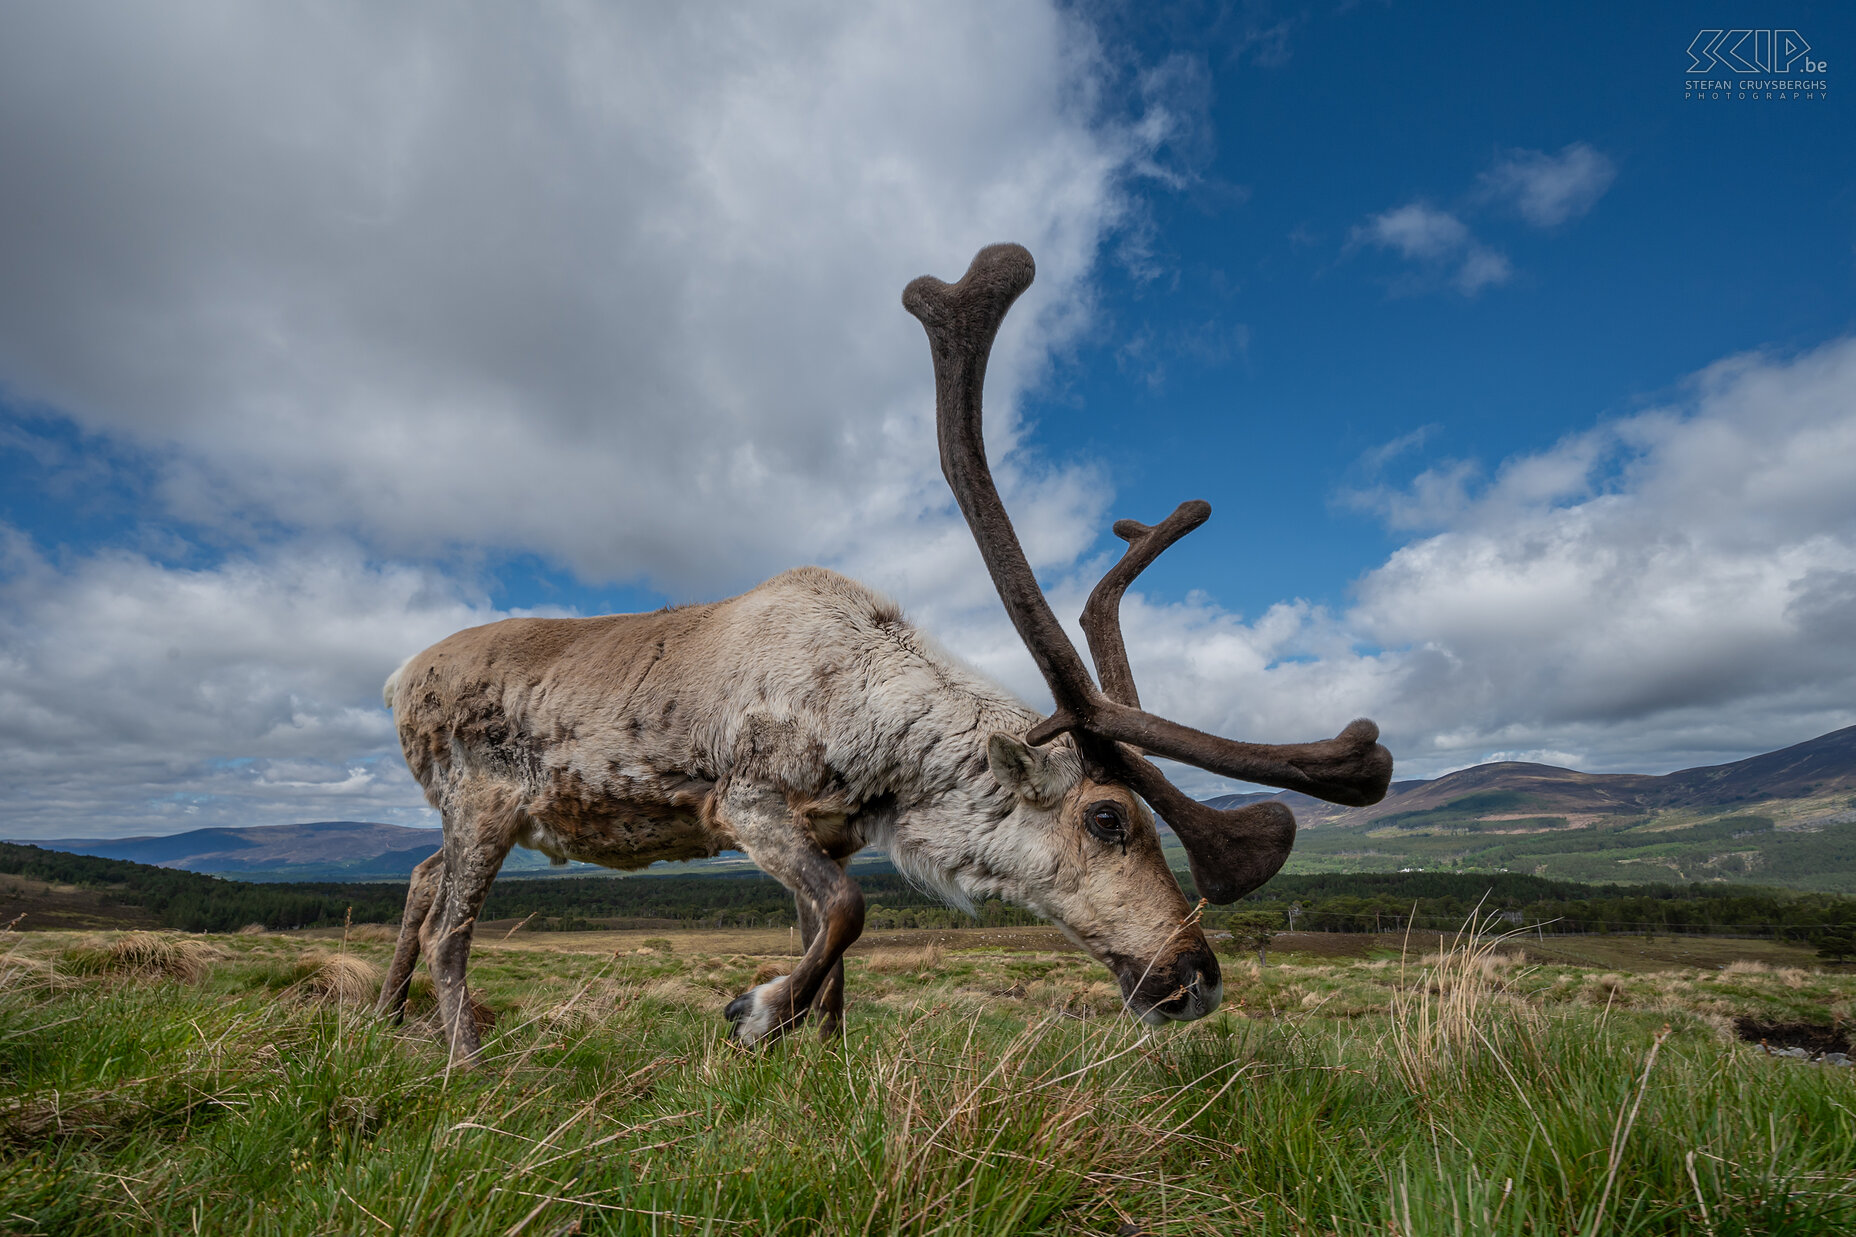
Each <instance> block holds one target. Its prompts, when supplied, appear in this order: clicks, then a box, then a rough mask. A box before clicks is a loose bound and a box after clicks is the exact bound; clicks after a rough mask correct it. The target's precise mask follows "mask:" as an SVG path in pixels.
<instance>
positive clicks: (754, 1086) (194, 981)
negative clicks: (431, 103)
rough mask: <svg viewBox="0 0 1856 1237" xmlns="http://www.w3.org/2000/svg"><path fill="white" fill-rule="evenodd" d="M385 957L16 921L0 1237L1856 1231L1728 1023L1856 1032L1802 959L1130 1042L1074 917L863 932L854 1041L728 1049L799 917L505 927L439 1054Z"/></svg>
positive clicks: (1407, 987) (357, 935)
mask: <svg viewBox="0 0 1856 1237" xmlns="http://www.w3.org/2000/svg"><path fill="white" fill-rule="evenodd" d="M486 928H487V926H486ZM388 936H389V933H388V932H387V931H386V930H385V929H383V928H379V927H365V928H356V929H353V930H351V931H348V932H346V933H345V934H344V933H340V932H336V933H326V934H323V935H321V936H315V937H312V936H307V935H300V934H299V935H281V934H267V933H262V932H248V933H241V934H235V935H217V936H197V935H179V934H167V933H150V932H130V933H103V932H99V933H71V932H44V933H33V934H19V933H13V934H7V935H4V936H0V954H3V956H4V961H0V1230H4V1231H7V1232H16V1233H57V1234H109V1233H124V1234H127V1233H136V1234H145V1233H206V1234H244V1233H251V1234H310V1233H356V1234H361V1233H419V1234H427V1233H430V1234H459V1235H462V1234H481V1235H486V1237H487V1235H492V1234H494V1235H499V1237H500V1235H508V1237H520V1235H522V1234H529V1235H531V1237H560V1235H564V1234H571V1233H615V1234H616V1233H624V1234H632V1233H636V1234H659V1233H662V1234H670V1233H705V1234H725V1233H754V1234H763V1233H764V1234H800V1233H832V1234H893V1233H921V1234H928V1233H935V1234H942V1233H945V1234H979V1233H987V1234H994V1233H997V1234H1005V1233H1052V1234H1055V1233H1098V1234H1115V1233H1124V1234H1133V1233H1148V1234H1154V1235H1156V1237H1158V1235H1161V1234H1186V1233H1194V1234H1199V1233H1285V1234H1330V1233H1334V1234H1355V1233H1358V1234H1366V1233H1372V1234H1401V1235H1405V1237H1416V1235H1419V1234H1472V1233H1473V1234H1562V1233H1568V1234H1570V1233H1584V1234H1593V1235H1597V1234H1664V1233H1671V1234H1673V1233H1692V1234H1705V1235H1708V1237H1727V1235H1729V1234H1751V1233H1762V1234H1781V1233H1784V1234H1807V1233H1836V1232H1848V1231H1852V1230H1856V1069H1849V1068H1840V1067H1836V1066H1831V1065H1823V1064H1814V1063H1810V1062H1806V1061H1800V1060H1787V1059H1777V1058H1772V1057H1768V1056H1767V1055H1765V1054H1763V1053H1762V1052H1761V1051H1760V1050H1759V1049H1758V1048H1757V1047H1755V1046H1753V1045H1751V1044H1749V1043H1747V1042H1745V1040H1744V1039H1743V1038H1742V1035H1743V1033H1752V1034H1754V1035H1755V1037H1756V1038H1757V1037H1758V1035H1759V1034H1761V1033H1762V1032H1763V1033H1764V1034H1766V1035H1767V1036H1768V1037H1769V1038H1770V1039H1771V1040H1772V1041H1773V1042H1774V1043H1775V1044H1778V1043H1789V1042H1792V1041H1794V1040H1798V1041H1800V1042H1808V1043H1810V1044H1812V1045H1814V1046H1818V1047H1822V1046H1827V1045H1833V1044H1834V1043H1835V1042H1837V1037H1838V1036H1840V1035H1841V1034H1842V1032H1843V1028H1844V1027H1846V1026H1847V1025H1848V1024H1849V1023H1850V1022H1851V1021H1856V978H1853V977H1851V976H1850V975H1847V974H1845V973H1843V972H1841V971H1839V970H1838V969H1836V968H1834V967H1826V966H1825V964H1823V963H1822V962H1820V961H1818V960H1817V959H1815V958H1814V957H1813V956H1812V954H1811V953H1810V952H1809V951H1808V950H1805V949H1803V948H1796V947H1789V946H1783V945H1778V944H1772V943H1763V942H1737V941H1713V942H1706V943H1704V944H1702V945H1697V946H1695V949H1696V950H1697V951H1698V952H1695V953H1693V954H1677V955H1675V957H1676V958H1677V959H1686V960H1672V955H1670V954H1669V953H1668V950H1669V948H1670V946H1669V945H1668V943H1667V942H1665V943H1664V945H1663V946H1662V949H1663V952H1662V953H1661V954H1657V955H1654V956H1650V955H1646V956H1644V957H1637V958H1633V957H1632V956H1630V955H1629V953H1628V950H1629V949H1630V944H1629V943H1628V942H1623V941H1619V940H1610V941H1605V942H1602V947H1603V948H1604V949H1606V950H1608V951H1610V952H1609V953H1607V954H1605V955H1604V956H1602V957H1593V958H1581V957H1580V956H1578V954H1577V943H1576V942H1574V943H1573V944H1570V945H1569V944H1566V943H1565V942H1567V941H1569V940H1570V939H1571V938H1548V939H1547V940H1546V941H1545V942H1538V943H1536V942H1528V941H1518V940H1503V939H1500V938H1498V937H1494V936H1484V937H1481V938H1473V937H1470V936H1468V935H1464V934H1459V935H1457V936H1455V937H1454V938H1451V937H1445V938H1443V939H1442V940H1441V943H1440V939H1439V937H1438V936H1437V934H1435V933H1429V934H1426V936H1425V937H1424V939H1423V941H1422V943H1420V941H1419V940H1417V939H1416V938H1414V939H1412V940H1411V941H1409V942H1405V941H1402V940H1400V939H1399V938H1396V937H1389V936H1388V937H1372V938H1364V937H1363V938H1349V940H1350V942H1351V943H1350V944H1349V945H1348V947H1347V948H1345V949H1339V948H1338V946H1336V945H1335V943H1334V942H1333V941H1329V942H1326V944H1327V946H1328V948H1327V953H1326V954H1325V955H1318V954H1315V953H1311V952H1303V951H1298V949H1297V948H1296V942H1297V940H1298V938H1293V937H1284V938H1279V940H1278V942H1277V948H1275V949H1273V950H1272V952H1271V954H1270V958H1269V964H1268V965H1267V966H1264V965H1259V964H1258V962H1257V960H1256V959H1255V957H1254V956H1232V957H1230V958H1229V959H1228V960H1227V964H1226V1002H1225V1006H1224V1008H1223V1009H1222V1010H1221V1011H1220V1012H1219V1013H1218V1014H1216V1015H1214V1016H1213V1017H1210V1018H1207V1019H1205V1020H1203V1021H1201V1022H1197V1023H1192V1024H1183V1025H1175V1026H1169V1027H1162V1028H1149V1027H1146V1026H1143V1025H1141V1024H1139V1023H1137V1022H1135V1021H1133V1020H1132V1019H1129V1018H1127V1017H1125V1016H1123V1015H1122V1013H1121V1010H1120V1002H1119V1000H1118V998H1117V995H1116V991H1115V988H1114V987H1113V985H1112V984H1111V983H1110V982H1109V976H1108V974H1107V972H1106V971H1104V970H1103V969H1102V968H1101V967H1100V966H1099V965H1097V964H1096V963H1094V962H1092V961H1090V960H1089V959H1088V958H1086V957H1085V956H1083V955H1081V954H1079V953H1076V952H1074V951H1070V950H1066V949H1063V948H1060V947H1058V942H1057V941H1056V940H1055V938H1054V934H1044V933H1041V932H1039V931H1037V930H1021V931H1017V932H1012V931H1006V932H999V933H986V932H983V931H978V930H973V931H968V932H964V933H943V934H928V933H920V932H916V933H909V932H900V933H876V934H873V939H871V940H869V941H866V942H865V943H864V944H861V945H860V946H859V947H858V949H857V950H856V951H855V952H853V954H852V955H851V956H850V960H849V963H848V970H849V991H850V1000H851V1005H850V1009H849V1016H848V1030H847V1034H846V1035H845V1036H844V1038H843V1039H842V1040H841V1041H837V1042H830V1043H821V1042H819V1041H818V1040H816V1039H815V1038H813V1037H812V1036H810V1035H801V1036H798V1037H795V1038H792V1039H789V1040H788V1041H785V1042H782V1043H780V1044H777V1045H775V1046H773V1047H772V1048H770V1049H765V1050H761V1051H753V1052H744V1051H741V1050H738V1049H736V1048H734V1047H732V1046H731V1045H730V1044H728V1043H727V1042H726V1040H725V1037H724V1034H723V1030H724V1026H723V1023H722V1021H721V1018H720V1009H721V1007H722V1005H723V1004H725V1003H726V1001H727V1000H728V999H729V998H730V997H731V996H732V995H734V994H735V993H736V992H739V991H740V990H742V989H743V988H745V987H747V986H748V985H749V983H751V982H753V980H754V979H755V977H756V975H757V974H758V975H760V976H761V977H763V978H764V977H765V976H766V975H767V974H769V973H771V972H773V971H775V970H777V969H780V968H782V967H784V966H785V965H787V964H788V963H789V962H790V958H789V957H787V956H786V955H787V952H788V948H789V942H790V936H789V934H788V932H787V931H785V930H784V929H781V930H775V931H760V932H753V931H735V932H701V931H684V932H675V933H660V934H657V935H652V934H650V933H639V932H631V933H622V932H584V933H558V932H557V933H545V934H536V933H533V932H529V931H523V932H518V933H515V934H513V935H510V936H508V937H504V936H503V931H502V930H500V929H499V930H495V931H490V930H486V931H484V932H483V933H481V934H480V939H479V944H478V948H477V950H476V954H475V957H474V963H473V969H472V978H473V984H474V989H475V993H476V997H477V1000H478V1004H479V1011H478V1012H479V1017H480V1021H482V1022H485V1023H488V1024H491V1025H490V1026H489V1029H488V1030H487V1032H486V1036H485V1046H486V1053H487V1059H486V1061H485V1063H484V1064H483V1066H482V1067H481V1068H479V1069H476V1070H473V1071H469V1072H447V1071H446V1069H445V1055H444V1052H443V1049H442V1047H441V1045H440V1043H439V1040H438V1038H437V1035H436V1032H435V1029H434V1027H433V1025H432V1021H431V1010H430V996H429V989H427V988H426V987H425V985H424V981H423V979H421V981H420V985H419V986H418V987H417V988H416V989H415V994H414V1005H413V1016H412V1017H410V1018H409V1020H408V1021H407V1023H406V1024H405V1025H403V1026H399V1027H392V1026H386V1025H382V1024H380V1023H379V1022H377V1021H376V1020H375V1019H374V1018H373V1017H372V1015H371V1013H370V1012H369V1006H370V1005H371V1001H372V998H373V990H374V988H375V986H376V985H377V983H378V977H379V972H380V968H381V967H382V966H383V965H384V963H385V960H386V955H387V951H388V950H389V949H390V947H391V945H390V941H389V940H388V939H387V938H388ZM1530 945H1533V947H1534V948H1535V949H1536V953H1535V954H1534V955H1530V954H1529V953H1528V949H1529V947H1530ZM1684 948H1687V947H1686V946H1684ZM1337 950H1338V952H1337ZM1620 951H1623V952H1620ZM1748 1028H1751V1031H1750V1032H1748Z"/></svg>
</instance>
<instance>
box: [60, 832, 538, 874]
mask: <svg viewBox="0 0 1856 1237" xmlns="http://www.w3.org/2000/svg"><path fill="white" fill-rule="evenodd" d="M438 843H439V832H438V830H436V829H410V828H407V827H406V826H404V825H381V824H375V823H373V822H371V821H362V820H322V821H314V822H311V823H308V824H301V825H251V826H248V827H245V828H238V829H191V830H189V831H187V832H186V833H174V834H169V835H167V836H165V837H137V838H57V839H53V840H51V841H38V840H36V839H34V840H33V841H32V845H34V846H40V847H44V848H45V849H47V850H61V851H67V852H69V853H71V854H74V855H95V856H97V857H99V858H102V859H126V860H129V861H130V862H132V863H145V864H150V865H152V866H155V867H162V868H180V869H183V870H185V871H188V872H211V873H214V874H217V875H227V876H239V877H242V878H244V879H247V880H264V879H267V878H268V879H284V880H367V879H383V878H389V877H400V878H402V879H403V878H405V877H406V876H407V875H408V874H409V873H410V872H411V871H412V870H413V868H414V867H415V866H416V865H417V864H419V863H420V862H421V861H422V860H424V859H425V858H426V857H427V856H429V855H431V854H432V852H434V851H436V850H437V849H438ZM544 862H545V861H544Z"/></svg>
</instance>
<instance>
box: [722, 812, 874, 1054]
mask: <svg viewBox="0 0 1856 1237" xmlns="http://www.w3.org/2000/svg"><path fill="white" fill-rule="evenodd" d="M721 814H722V817H723V820H724V822H725V823H726V824H727V825H728V827H729V828H730V829H731V830H732V831H733V833H734V835H735V837H736V839H737V840H738V841H739V842H740V843H741V849H742V850H743V851H745V852H746V854H747V856H748V858H750V859H752V860H753V861H754V862H755V864H756V865H757V866H759V868H760V869H761V871H763V872H765V873H767V874H768V875H769V876H772V877H773V878H774V879H776V880H778V881H779V882H780V883H781V884H782V885H785V886H786V887H787V888H788V889H790V890H792V891H793V895H794V897H795V898H796V899H797V900H799V901H800V902H801V904H802V907H803V905H804V904H805V903H810V905H811V907H812V909H813V912H814V915H815V916H816V920H815V930H814V931H812V932H811V933H810V935H809V938H808V940H807V942H806V952H805V955H804V956H803V957H801V958H800V959H799V965H798V966H796V967H794V968H793V970H792V973H791V974H789V975H782V976H781V977H780V978H778V979H774V980H771V981H769V982H767V983H764V984H761V985H760V986H759V987H756V988H750V989H748V991H746V992H744V993H742V994H741V995H740V996H738V997H736V998H735V999H734V1000H733V1001H730V1002H729V1004H728V1008H727V1009H725V1010H723V1016H724V1017H726V1018H727V1019H728V1020H729V1022H731V1023H733V1024H734V1028H733V1030H732V1031H731V1032H730V1038H732V1039H733V1040H735V1042H736V1043H739V1044H760V1043H766V1042H769V1041H771V1040H774V1039H777V1038H779V1037H780V1036H781V1035H784V1034H785V1033H786V1032H788V1031H790V1030H792V1029H793V1028H794V1027H796V1026H798V1025H799V1023H800V1022H802V1021H804V1019H805V1016H806V1013H807V1011H808V1010H810V1009H811V1008H812V1005H813V1002H814V1001H816V1000H818V998H819V995H820V993H821V991H822V990H824V989H825V988H826V987H827V985H828V983H830V982H831V981H833V980H834V979H835V980H836V988H837V991H838V993H839V999H840V1000H841V993H842V984H843V978H842V974H843V973H842V971H841V970H840V967H841V964H842V961H843V958H844V951H845V950H847V949H849V948H850V947H851V944H852V942H854V941H855V940H856V939H857V938H858V936H859V935H861V934H862V932H863V930H864V895H863V892H862V891H861V890H860V889H858V888H857V885H856V883H855V882H853V881H852V880H851V878H850V877H849V876H848V875H846V874H845V872H844V869H843V868H840V867H839V866H838V865H837V863H836V862H835V861H834V860H833V859H832V858H831V857H830V856H829V855H827V854H826V853H825V852H824V850H823V849H821V848H820V847H819V844H818V842H817V841H816V840H815V839H814V838H813V836H812V830H811V827H810V826H811V822H810V821H809V820H807V819H806V817H805V816H804V815H803V814H801V813H799V812H796V811H794V810H793V808H791V807H790V806H788V804H787V801H786V798H785V796H783V795H780V794H777V793H775V792H773V791H770V790H765V789H760V788H752V789H750V788H745V787H742V788H736V787H731V788H730V789H729V790H728V791H727V792H725V794H724V796H723V798H722V802H721ZM801 920H802V922H804V912H803V910H802V913H801ZM819 921H822V922H819ZM824 1004H825V1005H826V1006H832V1005H835V1004H837V1002H835V1001H832V1000H829V999H828V1000H827V1001H825V1002H824ZM823 1013H824V1017H825V1021H826V1023H827V1030H828V1031H829V1029H832V1024H835V1023H836V1021H837V1019H836V1017H835V1016H834V1015H835V1014H836V1013H837V1010H836V1009H834V1008H826V1009H824V1010H823Z"/></svg>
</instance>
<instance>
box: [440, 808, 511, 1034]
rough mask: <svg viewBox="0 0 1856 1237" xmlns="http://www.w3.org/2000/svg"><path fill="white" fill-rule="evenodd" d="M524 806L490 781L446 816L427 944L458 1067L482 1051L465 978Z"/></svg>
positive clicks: (443, 1019)
mask: <svg viewBox="0 0 1856 1237" xmlns="http://www.w3.org/2000/svg"><path fill="white" fill-rule="evenodd" d="M519 803H520V799H519V796H518V794H517V792H515V791H514V790H512V789H511V788H509V787H507V786H505V785H502V784H500V783H497V782H495V781H494V780H491V779H488V778H484V779H480V780H474V781H473V782H472V783H470V784H467V785H465V786H462V787H460V788H459V791H458V793H457V794H456V795H454V796H453V797H452V800H451V802H450V803H449V804H447V806H446V809H445V849H444V851H443V852H442V853H443V854H444V857H445V861H444V869H443V871H444V877H443V880H442V881H441V882H440V885H439V891H438V896H437V899H436V901H435V904H434V906H433V908H432V913H431V914H429V915H427V916H426V920H425V926H424V928H423V929H422V930H421V932H420V937H421V942H420V943H421V945H422V947H423V948H424V950H425V958H426V965H427V966H428V967H429V968H431V972H432V986H433V987H434V988H436V989H437V990H438V1014H439V1018H440V1019H441V1020H442V1021H443V1023H444V1027H445V1033H446V1038H447V1039H448V1040H449V1042H450V1045H451V1064H452V1065H453V1066H455V1067H468V1066H471V1065H475V1064H476V1062H477V1058H478V1056H479V1055H480V1054H481V1052H482V1043H481V1041H480V1039H479V1037H478V1034H477V1020H476V1017H475V1016H474V1014H473V1013H472V1010H471V1000H470V992H469V989H468V988H467V987H466V986H465V982H464V972H465V968H466V965H467V964H468V963H469V961H470V942H471V935H472V933H473V931H474V930H475V928H476V926H477V914H478V912H479V911H481V910H482V909H483V901H484V899H485V898H487V897H488V896H489V893H490V882H491V881H493V880H495V879H496V873H497V872H498V871H499V870H500V869H501V868H502V866H503V858H504V857H505V856H506V855H508V854H509V848H510V847H511V846H512V845H514V836H515V824H516V819H517V816H518V815H519V811H520V808H519Z"/></svg>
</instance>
